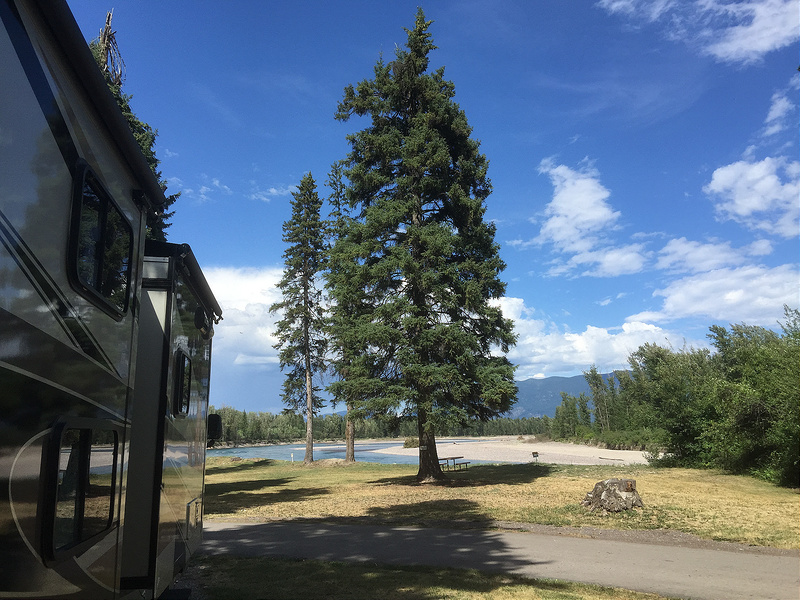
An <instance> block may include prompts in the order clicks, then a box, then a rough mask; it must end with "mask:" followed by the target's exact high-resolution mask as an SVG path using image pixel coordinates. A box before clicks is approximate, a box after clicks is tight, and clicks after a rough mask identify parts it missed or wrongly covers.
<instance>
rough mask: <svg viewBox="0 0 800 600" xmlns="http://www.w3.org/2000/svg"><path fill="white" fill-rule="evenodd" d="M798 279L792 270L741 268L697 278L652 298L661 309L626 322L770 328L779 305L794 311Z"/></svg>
mask: <svg viewBox="0 0 800 600" xmlns="http://www.w3.org/2000/svg"><path fill="white" fill-rule="evenodd" d="M799 286H800V275H799V274H798V270H797V267H796V266H795V265H781V266H779V267H773V268H769V267H765V266H760V265H746V266H742V267H737V268H724V269H716V270H714V271H709V272H707V273H698V274H696V275H691V276H689V277H685V278H682V279H678V280H677V281H674V282H672V283H670V284H669V285H667V286H666V287H665V288H663V289H659V290H656V291H655V292H653V296H654V297H661V298H663V299H664V300H663V302H662V305H661V308H660V309H659V310H655V311H647V312H642V313H639V314H636V315H632V316H630V317H628V321H629V322H635V321H655V322H664V321H672V320H676V319H682V318H687V317H702V318H705V319H712V320H714V321H718V322H722V323H742V322H744V323H747V324H748V325H763V326H767V327H771V326H773V325H775V323H776V322H777V321H778V320H780V319H782V318H783V305H784V304H788V305H789V306H797V305H798V289H799Z"/></svg>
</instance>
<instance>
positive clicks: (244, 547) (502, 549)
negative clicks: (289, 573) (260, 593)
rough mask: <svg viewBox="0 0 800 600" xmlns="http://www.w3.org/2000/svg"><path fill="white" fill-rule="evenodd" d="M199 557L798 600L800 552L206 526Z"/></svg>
mask: <svg viewBox="0 0 800 600" xmlns="http://www.w3.org/2000/svg"><path fill="white" fill-rule="evenodd" d="M200 551H201V552H205V553H209V554H220V553H229V554H236V555H241V556H283V557H292V558H310V559H318V560H337V561H352V562H375V563H383V564H392V565H432V566H447V567H463V568H474V569H481V570H485V571H495V572H506V573H516V574H519V575H524V576H526V577H544V578H548V579H563V580H568V581H580V582H585V583H596V584H600V585H606V586H614V587H620V588H625V589H630V590H638V591H642V592H654V593H658V594H661V595H664V596H670V597H678V598H691V599H697V600H738V599H754V600H771V599H775V600H798V595H799V594H800V555H796V556H770V555H763V554H755V553H750V552H736V551H727V550H707V549H696V548H683V547H677V546H657V545H651V544H638V543H630V542H620V541H608V540H600V539H586V538H574V537H566V536H553V535H541V534H535V533H521V532H500V531H479V530H448V529H427V528H426V529H420V528H414V527H380V526H367V525H330V524H324V523H293V522H279V523H258V524H253V523H226V522H209V521H207V522H206V523H205V531H204V542H203V545H202V547H201V549H200Z"/></svg>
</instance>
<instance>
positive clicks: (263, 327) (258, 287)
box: [204, 267, 283, 368]
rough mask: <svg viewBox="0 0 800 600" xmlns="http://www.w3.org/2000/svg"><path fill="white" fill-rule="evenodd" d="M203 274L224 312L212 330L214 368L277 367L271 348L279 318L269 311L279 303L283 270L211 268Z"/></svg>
mask: <svg viewBox="0 0 800 600" xmlns="http://www.w3.org/2000/svg"><path fill="white" fill-rule="evenodd" d="M204 273H205V276H206V279H207V280H208V283H209V286H210V287H211V289H212V291H213V292H214V296H215V297H216V299H217V302H219V304H220V306H221V307H222V312H223V320H222V321H221V322H220V323H219V324H218V325H216V326H215V335H214V363H215V365H224V367H223V368H227V367H229V366H230V365H232V364H234V365H255V366H259V365H269V364H276V365H277V363H278V358H277V357H278V351H277V350H275V349H274V348H273V347H272V346H273V344H275V343H276V342H277V339H276V338H275V337H274V332H275V323H276V322H277V320H278V318H279V317H278V315H271V314H270V312H269V307H270V306H271V305H272V304H274V303H275V302H278V301H279V300H280V299H281V295H280V290H279V289H278V288H277V284H278V282H279V281H280V279H281V277H282V275H283V271H282V269H280V268H269V267H265V268H230V267H210V268H206V269H204Z"/></svg>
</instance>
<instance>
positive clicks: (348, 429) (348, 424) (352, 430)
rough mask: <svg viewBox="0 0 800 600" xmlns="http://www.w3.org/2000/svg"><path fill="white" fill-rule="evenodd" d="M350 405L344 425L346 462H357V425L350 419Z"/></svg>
mask: <svg viewBox="0 0 800 600" xmlns="http://www.w3.org/2000/svg"><path fill="white" fill-rule="evenodd" d="M350 409H351V407H350V404H349V403H348V405H347V416H346V417H345V419H346V420H345V424H344V439H345V454H344V460H345V462H356V424H355V423H354V422H353V419H351V418H350Z"/></svg>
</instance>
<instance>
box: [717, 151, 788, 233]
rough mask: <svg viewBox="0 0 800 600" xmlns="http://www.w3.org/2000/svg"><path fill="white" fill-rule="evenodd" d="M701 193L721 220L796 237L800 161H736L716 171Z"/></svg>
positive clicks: (773, 159)
mask: <svg viewBox="0 0 800 600" xmlns="http://www.w3.org/2000/svg"><path fill="white" fill-rule="evenodd" d="M703 191H704V192H705V193H706V194H708V195H709V196H711V198H712V200H713V201H714V203H715V208H716V211H717V214H718V215H719V217H720V218H722V219H731V220H733V221H736V222H737V223H741V224H742V225H744V226H745V227H747V228H749V229H752V230H757V231H765V232H767V233H770V234H773V235H779V236H782V237H784V238H791V237H795V236H797V233H798V222H799V219H800V205H798V201H797V199H798V197H800V162H797V161H792V162H790V161H789V160H788V159H787V158H785V157H779V158H772V157H767V158H765V159H764V160H762V161H760V162H751V161H748V160H742V161H738V162H735V163H732V164H730V165H726V166H724V167H720V168H718V169H717V170H715V171H714V173H713V175H712V176H711V181H710V182H709V183H708V184H707V185H706V186H705V187H704V188H703Z"/></svg>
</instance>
